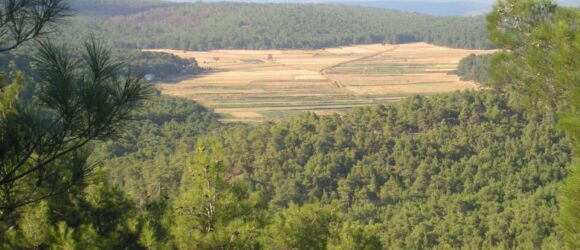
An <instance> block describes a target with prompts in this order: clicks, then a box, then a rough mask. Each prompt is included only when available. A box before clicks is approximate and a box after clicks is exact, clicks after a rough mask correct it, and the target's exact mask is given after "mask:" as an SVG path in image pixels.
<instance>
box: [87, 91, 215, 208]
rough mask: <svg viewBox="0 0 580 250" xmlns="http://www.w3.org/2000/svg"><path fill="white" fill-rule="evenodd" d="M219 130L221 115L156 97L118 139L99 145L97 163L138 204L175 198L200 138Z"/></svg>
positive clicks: (188, 104)
mask: <svg viewBox="0 0 580 250" xmlns="http://www.w3.org/2000/svg"><path fill="white" fill-rule="evenodd" d="M218 126H219V123H218V121H217V117H216V115H215V114H214V113H213V112H211V111H209V110H207V108H205V107H203V106H201V105H199V104H197V103H194V102H191V101H188V100H182V99H177V98H170V97H164V96H155V97H153V98H151V100H148V101H146V102H145V103H144V104H143V109H141V110H140V111H139V112H138V113H137V114H136V121H135V122H134V123H131V124H128V128H127V129H126V130H125V132H124V133H122V134H121V135H120V136H119V137H118V138H117V139H116V140H114V141H108V142H104V143H100V144H97V145H96V148H95V150H94V154H93V159H95V160H103V164H104V167H105V169H107V171H108V174H109V181H110V182H111V184H113V185H118V186H120V187H121V188H122V189H123V190H125V192H126V193H127V194H128V195H129V197H130V198H132V199H133V200H135V201H138V204H146V203H147V202H149V201H152V200H154V199H157V198H163V197H165V198H167V197H174V196H176V194H177V193H178V192H177V191H178V186H179V180H180V179H181V174H182V173H183V168H184V165H185V162H186V160H187V159H189V157H190V153H191V152H192V151H193V150H194V148H195V143H196V139H197V137H199V136H200V135H203V134H205V133H207V132H209V131H211V130H212V129H213V128H216V127H218ZM160 196H161V197H160Z"/></svg>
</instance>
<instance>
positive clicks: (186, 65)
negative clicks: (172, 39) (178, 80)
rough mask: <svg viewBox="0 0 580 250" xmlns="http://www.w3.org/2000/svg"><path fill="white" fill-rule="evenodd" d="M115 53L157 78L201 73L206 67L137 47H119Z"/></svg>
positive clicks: (191, 60)
mask: <svg viewBox="0 0 580 250" xmlns="http://www.w3.org/2000/svg"><path fill="white" fill-rule="evenodd" d="M115 52H116V53H115V55H116V57H117V58H118V60H119V61H122V62H128V64H129V65H130V66H131V67H132V68H133V69H134V70H136V71H138V72H140V73H142V74H151V75H154V78H155V79H161V80H163V79H166V78H167V77H171V76H177V75H183V74H190V75H195V74H199V73H201V72H202V71H203V70H204V69H203V68H201V67H199V66H198V64H197V61H196V60H195V59H194V58H192V59H184V58H180V57H178V56H175V55H171V54H167V53H160V52H144V51H140V50H137V49H118V50H116V51H115Z"/></svg>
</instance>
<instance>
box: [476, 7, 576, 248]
mask: <svg viewBox="0 0 580 250" xmlns="http://www.w3.org/2000/svg"><path fill="white" fill-rule="evenodd" d="M487 21H488V29H489V31H490V34H491V39H492V41H493V42H494V43H495V44H496V45H497V46H498V47H499V48H501V49H502V51H501V52H499V53H497V55H496V56H494V57H493V58H492V60H491V76H492V83H493V85H494V86H496V87H498V88H499V89H501V90H505V91H511V93H512V94H513V95H514V96H515V98H514V99H515V102H516V103H517V104H519V105H521V106H522V107H525V108H527V109H528V110H529V111H530V112H537V113H556V114H558V117H559V127H560V129H562V130H563V131H565V132H566V133H568V134H569V135H570V136H571V138H572V139H573V141H574V143H575V146H574V148H575V156H576V157H575V160H574V164H572V165H571V171H570V172H571V175H570V178H569V179H568V180H567V181H566V183H565V185H564V186H563V188H562V195H561V198H560V199H561V202H562V210H561V218H560V223H561V225H562V229H563V231H564V233H565V236H566V240H567V242H568V243H569V246H570V247H571V248H574V249H576V248H578V247H580V243H578V242H579V239H580V226H579V223H580V213H578V211H579V210H580V183H579V182H578V175H579V174H580V164H578V159H579V157H578V156H579V155H580V84H579V83H580V73H579V72H580V71H579V69H580V60H578V57H579V55H580V36H579V35H578V34H580V30H579V28H578V27H579V24H580V10H578V9H577V8H559V7H557V6H556V5H555V4H554V2H552V1H550V0H522V1H517V2H516V1H499V2H498V4H497V5H496V6H495V7H494V11H493V12H492V13H491V14H490V15H489V16H488V17H487Z"/></svg>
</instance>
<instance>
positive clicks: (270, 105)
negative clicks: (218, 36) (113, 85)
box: [152, 43, 492, 122]
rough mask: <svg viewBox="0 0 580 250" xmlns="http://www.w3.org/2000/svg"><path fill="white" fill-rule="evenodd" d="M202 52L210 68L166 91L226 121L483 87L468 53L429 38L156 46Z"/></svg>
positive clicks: (182, 53)
mask: <svg viewBox="0 0 580 250" xmlns="http://www.w3.org/2000/svg"><path fill="white" fill-rule="evenodd" d="M152 51H157V52H165V53H170V54H174V55H177V56H180V57H182V58H195V59H196V60H197V61H198V63H199V65H200V66H202V67H206V68H210V69H211V71H210V72H209V73H206V74H204V75H198V76H191V77H185V78H184V77H181V78H179V79H177V78H176V79H174V81H172V82H165V83H162V84H160V85H159V89H160V90H161V91H162V92H163V93H164V94H167V95H171V96H178V97H185V98H189V99H192V100H195V101H197V102H200V103H202V104H204V105H206V106H209V107H211V108H214V109H215V111H216V112H217V113H219V114H221V115H222V117H223V120H224V121H242V122H260V121H267V120H279V119H282V118H286V117H291V116H294V115H296V114H299V113H301V112H303V111H313V112H316V113H318V114H328V113H342V112H345V111H347V110H349V109H351V108H353V107H357V106H364V105H369V104H378V103H385V102H389V101H394V100H399V99H401V98H404V97H407V96H410V95H414V94H423V95H430V94H435V93H443V92H450V91H455V90H464V89H476V88H478V85H477V84H476V83H474V82H466V81H462V80H460V79H459V77H457V76H456V75H453V74H449V72H451V71H453V70H455V69H456V68H457V65H458V63H459V61H460V60H461V59H462V58H464V57H466V56H468V55H469V54H486V53H491V52H492V51H490V50H467V49H451V48H446V47H440V46H434V45H430V44H426V43H413V44H401V45H388V44H387V45H383V44H372V45H353V46H348V47H340V48H327V49H321V50H213V51H206V52H197V51H177V50H152Z"/></svg>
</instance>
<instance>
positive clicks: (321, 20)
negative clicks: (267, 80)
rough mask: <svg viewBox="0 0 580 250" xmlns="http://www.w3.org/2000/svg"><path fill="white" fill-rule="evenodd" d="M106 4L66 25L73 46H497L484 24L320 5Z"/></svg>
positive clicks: (482, 21) (478, 18) (473, 20)
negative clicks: (88, 42) (103, 42)
mask: <svg viewBox="0 0 580 250" xmlns="http://www.w3.org/2000/svg"><path fill="white" fill-rule="evenodd" d="M82 3H85V5H87V7H83V6H84V5H83V4H82ZM105 3H108V5H105V6H111V8H113V9H116V11H115V12H98V13H101V14H98V13H97V14H92V13H93V12H94V11H95V8H91V7H90V6H92V3H86V2H81V3H79V4H78V5H79V7H80V8H81V10H85V11H80V12H79V15H78V16H75V17H72V19H71V20H69V23H70V25H68V26H66V27H64V30H65V31H66V32H64V34H65V35H67V36H66V37H65V38H66V39H67V40H69V41H70V40H76V39H78V38H79V37H86V36H87V35H89V34H95V35H97V36H98V37H102V38H106V39H107V40H109V41H111V42H112V43H113V44H114V46H115V47H123V48H166V49H181V50H209V49H225V48H238V49H269V48H289V49H290V48H302V49H312V48H324V47H333V46H341V45H351V44H369V43H408V42H419V41H424V42H428V43H433V44H438V45H444V46H449V47H458V48H490V47H491V46H492V45H491V43H490V42H489V39H488V36H487V32H486V28H485V19H484V18H483V17H482V16H476V17H432V16H427V15H422V14H416V13H407V12H400V11H392V10H385V9H373V8H362V7H352V6H340V5H336V6H334V5H317V4H306V5H305V4H251V3H201V2H199V3H194V4H172V5H160V6H157V5H153V4H148V3H147V2H145V3H141V4H135V3H134V2H131V1H130V4H129V5H127V6H125V8H117V7H115V6H116V5H118V4H119V3H115V2H110V1H109V2H107V1H105ZM131 3H132V4H131ZM131 6H134V7H131ZM97 10H98V9H97Z"/></svg>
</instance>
